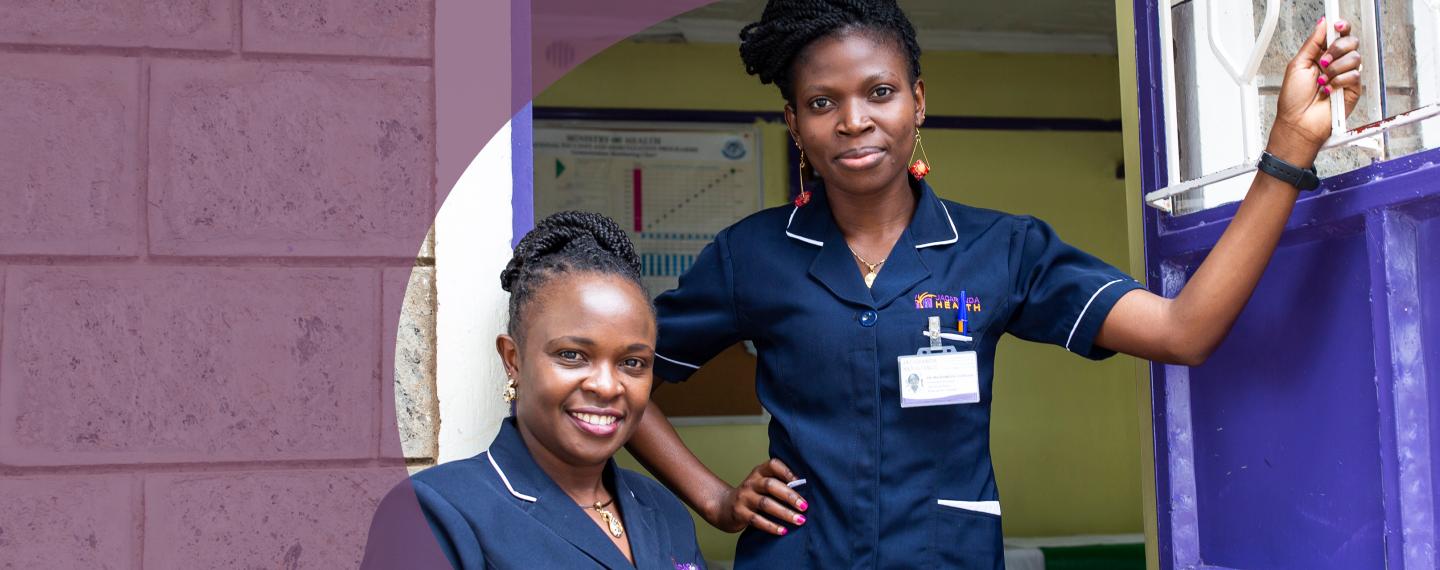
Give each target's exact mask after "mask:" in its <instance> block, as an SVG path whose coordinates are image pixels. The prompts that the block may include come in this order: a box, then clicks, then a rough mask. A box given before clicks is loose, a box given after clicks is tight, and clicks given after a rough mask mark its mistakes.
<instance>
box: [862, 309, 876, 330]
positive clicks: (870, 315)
mask: <svg viewBox="0 0 1440 570" xmlns="http://www.w3.org/2000/svg"><path fill="white" fill-rule="evenodd" d="M878 320H880V314H879V313H876V312H875V311H861V312H860V326H862V327H873V326H875V321H878Z"/></svg>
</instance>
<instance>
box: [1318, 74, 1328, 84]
mask: <svg viewBox="0 0 1440 570" xmlns="http://www.w3.org/2000/svg"><path fill="white" fill-rule="evenodd" d="M1325 81H1326V80H1325V76H1324V75H1321V76H1320V77H1316V78H1315V82H1316V83H1319V84H1321V85H1324V84H1325Z"/></svg>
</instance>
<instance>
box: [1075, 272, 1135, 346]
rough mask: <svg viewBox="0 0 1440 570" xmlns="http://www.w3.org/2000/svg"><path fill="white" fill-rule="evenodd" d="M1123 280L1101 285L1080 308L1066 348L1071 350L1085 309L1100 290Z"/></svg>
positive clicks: (1083, 317) (1086, 309) (1088, 307)
mask: <svg viewBox="0 0 1440 570" xmlns="http://www.w3.org/2000/svg"><path fill="white" fill-rule="evenodd" d="M1121 281H1124V279H1116V280H1114V281H1111V282H1109V283H1106V284H1104V285H1101V286H1100V288H1099V289H1096V290H1095V294H1094V295H1091V296H1090V300H1089V301H1085V308H1083V309H1080V316H1078V317H1075V324H1074V325H1071V327H1070V336H1069V337H1066V338H1065V350H1070V341H1073V340H1075V331H1076V330H1079V329H1080V321H1083V320H1085V311H1089V310H1090V304H1091V303H1094V302H1095V298H1096V297H1099V296H1100V292H1101V291H1104V290H1105V288H1106V287H1109V286H1111V285H1114V284H1116V283H1119V282H1121ZM1071 352H1074V351H1071Z"/></svg>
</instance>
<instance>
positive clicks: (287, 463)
mask: <svg viewBox="0 0 1440 570" xmlns="http://www.w3.org/2000/svg"><path fill="white" fill-rule="evenodd" d="M389 467H398V468H404V467H405V460H404V459H402V458H398V457H396V458H377V457H368V458H361V459H275V460H242V461H213V462H206V461H193V462H169V463H97V464H94V465H43V466H27V467H22V466H14V465H7V466H0V477H37V476H58V477H64V476H76V477H88V476H95V475H117V474H118V475H125V474H133V475H169V474H175V475H185V474H195V473H200V474H204V473H270V472H285V471H305V470H314V471H325V470H344V469H383V468H389Z"/></svg>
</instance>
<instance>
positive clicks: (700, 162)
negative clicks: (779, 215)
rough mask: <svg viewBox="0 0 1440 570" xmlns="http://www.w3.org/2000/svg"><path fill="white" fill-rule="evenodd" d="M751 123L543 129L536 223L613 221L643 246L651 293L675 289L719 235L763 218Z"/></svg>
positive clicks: (539, 130) (756, 136)
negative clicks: (580, 216) (583, 215)
mask: <svg viewBox="0 0 1440 570" xmlns="http://www.w3.org/2000/svg"><path fill="white" fill-rule="evenodd" d="M762 180H763V173H762V170H761V157H760V132H759V129H758V128H757V127H755V126H753V125H725V126H721V127H716V126H708V125H707V126H696V127H683V128H680V127H676V128H670V126H669V125H665V127H663V128H662V127H657V126H656V125H655V124H654V123H644V124H630V125H617V124H615V123H606V124H604V125H603V126H602V125H596V126H576V125H575V124H574V123H571V122H566V123H548V124H547V122H543V121H536V124H535V194H534V196H535V211H536V215H537V217H544V216H547V215H549V214H552V213H555V212H560V211H564V210H585V211H591V212H599V213H602V214H605V215H607V216H610V217H611V218H614V219H615V221H617V222H619V223H620V225H621V226H622V227H624V228H625V230H626V231H628V232H630V237H631V239H633V240H634V241H635V245H636V247H637V249H638V251H639V253H640V258H641V262H642V263H643V270H642V271H643V277H644V279H645V285H646V287H648V288H649V289H650V292H651V293H652V294H656V295H658V294H660V293H661V292H664V291H666V290H668V289H672V288H674V287H675V286H676V284H677V283H678V282H679V277H680V274H682V273H684V272H685V270H686V269H689V267H690V265H691V263H693V262H694V260H695V256H696V255H697V254H699V253H700V250H701V249H702V248H704V247H705V244H708V243H710V241H712V240H713V239H714V238H715V234H716V233H717V232H719V231H720V230H721V229H724V228H725V227H726V226H728V225H730V224H732V223H735V222H736V221H739V220H740V219H741V218H743V217H745V216H747V215H750V214H752V213H754V212H756V211H759V210H760V207H761V205H762V201H763V190H764V189H763V187H762V185H763V183H762Z"/></svg>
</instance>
